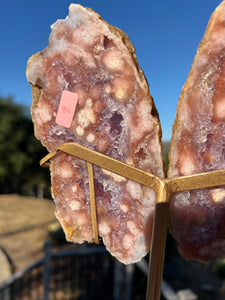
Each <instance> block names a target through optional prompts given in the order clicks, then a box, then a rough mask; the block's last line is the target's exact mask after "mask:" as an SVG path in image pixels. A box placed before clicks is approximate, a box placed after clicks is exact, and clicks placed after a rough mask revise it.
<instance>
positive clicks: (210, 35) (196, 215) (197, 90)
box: [168, 1, 225, 261]
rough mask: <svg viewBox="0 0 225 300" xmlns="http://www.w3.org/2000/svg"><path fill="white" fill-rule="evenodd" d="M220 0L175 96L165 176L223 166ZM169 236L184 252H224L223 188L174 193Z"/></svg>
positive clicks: (210, 255)
mask: <svg viewBox="0 0 225 300" xmlns="http://www.w3.org/2000/svg"><path fill="white" fill-rule="evenodd" d="M224 24H225V1H223V2H222V3H221V4H220V6H219V7H218V8H217V9H216V10H215V12H214V13H213V15H212V17H211V19H210V21H209V24H208V26H207V29H206V32H205V35H204V37H203V39H202V42H201V43H200V45H199V48H198V51H197V55H196V57H195V59H194V62H193V64H192V67H191V70H190V73H189V76H188V79H187V81H186V83H185V85H184V87H183V90H182V92H181V96H180V99H179V102H178V107H177V114H176V118H175V122H174V126H173V137H172V142H171V148H170V157H169V160H170V165H169V172H168V176H169V177H176V176H180V175H190V174H195V173H201V172H209V171H212V170H220V169H224V168H225V25H224ZM170 224H171V231H172V234H173V236H174V237H175V239H176V240H177V242H178V246H179V249H180V252H181V254H182V255H183V256H184V257H185V258H189V259H196V260H200V261H208V260H212V259H215V258H216V257H221V256H224V255H225V238H224V237H225V189H224V188H222V187H220V188H213V189H203V190H196V191H186V192H182V193H177V194H176V195H174V196H173V197H172V199H171V201H170Z"/></svg>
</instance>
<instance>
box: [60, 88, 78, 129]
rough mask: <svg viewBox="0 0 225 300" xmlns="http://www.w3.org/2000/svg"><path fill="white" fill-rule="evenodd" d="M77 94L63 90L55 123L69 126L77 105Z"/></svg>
mask: <svg viewBox="0 0 225 300" xmlns="http://www.w3.org/2000/svg"><path fill="white" fill-rule="evenodd" d="M77 101H78V95H77V94H76V93H72V92H69V91H65V90H64V91H63V92H62V96H61V99H60V103H59V108H58V111H57V115H56V123H57V124H59V125H61V126H64V127H66V128H70V126H71V124H72V121H73V116H74V112H75V109H76V106H77Z"/></svg>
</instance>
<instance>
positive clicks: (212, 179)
mask: <svg viewBox="0 0 225 300" xmlns="http://www.w3.org/2000/svg"><path fill="white" fill-rule="evenodd" d="M58 151H63V152H66V153H68V154H70V155H73V156H75V157H77V158H80V159H82V160H85V161H87V162H88V163H90V164H94V165H97V166H99V167H101V168H103V169H106V170H108V171H110V172H113V173H116V174H118V175H121V176H123V177H126V178H129V179H131V180H133V181H136V182H138V183H140V184H143V185H145V186H148V187H150V188H151V189H153V190H154V191H155V193H156V196H157V199H156V210H155V219H154V227H153V238H152V244H151V252H150V260H149V274H148V284H147V292H146V300H159V299H160V294H161V283H162V274H163V265H164V256H165V245H166V235H167V227H168V218H169V199H170V197H171V195H172V194H173V193H175V192H181V191H186V190H195V189H201V188H209V187H218V186H221V185H225V170H218V171H211V172H207V173H201V174H195V175H189V176H180V177H176V178H160V177H157V176H155V175H153V174H150V173H147V172H145V171H142V170H140V169H137V168H135V167H132V166H130V165H127V164H125V163H123V162H120V161H118V160H116V159H113V158H111V157H108V156H106V155H103V154H101V153H99V152H96V151H93V150H90V149H88V148H86V147H84V146H81V145H79V144H76V143H65V144H62V145H60V146H59V147H57V148H56V150H54V151H53V152H51V153H49V154H48V155H46V156H45V157H44V158H43V159H42V160H41V161H40V164H41V166H46V165H47V166H48V165H49V164H48V163H47V162H48V161H49V160H50V159H51V158H52V157H54V156H55V155H56V154H57V153H58ZM89 168H90V166H89Z"/></svg>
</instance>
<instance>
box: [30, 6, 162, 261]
mask: <svg viewBox="0 0 225 300" xmlns="http://www.w3.org/2000/svg"><path fill="white" fill-rule="evenodd" d="M51 29H52V32H51V35H50V39H49V46H48V47H47V48H46V49H44V50H43V51H41V52H39V53H37V54H35V55H33V56H32V57H31V58H30V60H29V62H28V66H27V78H28V81H29V82H30V83H31V86H32V92H33V104H32V118H33V122H34V127H35V135H36V137H37V138H38V139H39V140H41V142H42V144H43V145H44V146H45V147H46V148H47V149H48V151H52V150H53V149H55V147H56V146H58V145H60V144H62V143H65V142H77V143H79V144H82V145H84V146H85V147H88V148H90V149H94V150H96V151H98V152H101V153H104V154H105V155H108V156H111V157H113V158H115V159H118V160H120V161H123V162H125V163H128V164H130V165H132V166H136V167H138V168H140V169H142V170H145V171H147V172H151V173H153V174H155V175H157V176H160V177H163V176H164V172H163V162H162V155H161V141H160V138H161V129H160V124H159V120H158V115H157V111H156V109H155V106H154V103H153V100H152V98H151V96H150V94H149V89H148V84H147V82H146V79H145V77H144V74H143V72H142V70H141V69H140V68H139V66H138V63H137V59H136V55H135V50H134V47H133V45H132V44H131V42H130V41H129V40H128V37H127V35H126V34H125V33H123V32H122V31H120V30H119V29H117V28H115V27H112V26H111V25H109V24H108V23H106V22H104V21H103V20H102V19H101V18H100V16H99V15H98V14H96V13H95V12H94V11H92V10H90V9H86V8H84V7H82V6H80V5H75V4H72V5H71V6H70V14H69V16H68V17H67V18H66V19H65V20H58V21H57V22H56V23H55V24H53V25H52V27H51ZM64 90H66V91H70V92H72V93H75V94H76V95H78V102H77V106H76V109H75V113H74V117H73V120H72V124H71V126H70V127H69V128H66V127H63V126H60V125H59V124H57V123H56V114H57V111H58V107H59V102H60V98H61V95H62V92H63V91H64ZM50 170H51V180H52V194H53V198H54V201H55V204H56V216H57V218H58V219H59V221H60V223H61V225H62V227H63V229H64V231H65V234H66V238H67V239H68V240H69V241H73V242H75V243H82V242H84V241H89V242H92V241H93V234H92V223H91V213H90V199H89V180H88V172H87V164H86V162H85V161H81V160H79V159H77V158H75V157H73V156H70V155H68V154H65V153H62V152H60V153H59V154H58V155H57V156H55V157H54V158H53V159H52V160H51V167H50ZM94 185H95V198H96V207H97V221H98V231H99V235H100V236H101V237H102V240H103V242H104V244H105V245H106V247H107V249H108V250H109V251H110V252H111V253H112V255H114V256H116V257H117V259H119V260H120V261H122V262H124V263H126V264H127V263H133V262H136V261H138V260H140V259H141V258H142V257H143V256H144V255H145V254H146V253H148V251H149V247H150V241H151V231H152V223H153V217H154V209H155V194H154V192H153V191H152V190H151V189H149V188H148V187H145V186H141V185H140V184H138V183H136V182H133V181H131V180H128V179H126V178H124V177H121V176H118V175H116V174H113V173H110V172H108V171H106V170H103V169H101V168H100V167H97V166H94Z"/></svg>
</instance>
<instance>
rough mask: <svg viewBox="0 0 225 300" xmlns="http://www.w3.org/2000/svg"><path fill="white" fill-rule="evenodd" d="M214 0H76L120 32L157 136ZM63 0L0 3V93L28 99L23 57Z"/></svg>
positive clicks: (169, 117)
mask: <svg viewBox="0 0 225 300" xmlns="http://www.w3.org/2000/svg"><path fill="white" fill-rule="evenodd" d="M220 2H221V1H220V0H189V1H184V0H170V1H168V0H155V1H152V0H142V1H133V0H113V1H106V0H83V1H82V0H80V1H79V2H74V3H79V4H82V5H84V6H88V7H91V8H92V9H94V10H95V11H96V12H98V13H99V14H100V15H101V16H102V18H103V19H104V20H106V21H108V22H109V23H110V24H112V25H114V26H116V27H119V28H120V29H122V30H123V31H124V32H126V33H127V34H128V36H129V38H130V40H131V41H132V43H133V44H134V46H135V48H136V52H137V58H138V61H139V64H140V66H141V67H142V69H143V70H144V73H145V76H146V78H147V80H148V82H149V86H150V92H151V95H152V96H153V98H154V101H155V104H156V107H157V109H158V111H159V114H160V121H161V124H162V130H163V140H168V139H170V137H171V134H172V124H173V120H174V117H175V113H176V106H177V101H178V98H179V95H180V91H181V88H182V86H183V84H184V82H185V81H186V78H187V75H188V72H189V69H190V66H191V63H192V61H193V58H194V56H195V53H196V50H197V47H198V44H199V43H200V40H201V39H202V37H203V34H204V32H205V28H206V25H207V23H208V20H209V18H210V16H211V14H212V12H213V11H214V9H215V8H216V6H217V5H219V3H220ZM70 3H71V1H67V0H39V1H33V0H11V1H4V2H3V1H2V3H1V5H0V33H1V36H0V72H1V76H0V96H8V95H12V96H13V98H14V100H15V101H17V102H19V103H22V104H25V105H27V106H30V105H31V101H32V98H31V89H30V86H29V83H28V82H27V80H26V76H25V72H26V63H27V60H28V58H29V57H30V56H31V55H32V54H34V53H36V52H38V51H40V50H42V49H44V48H45V47H46V46H47V45H48V37H49V34H50V25H51V24H52V23H54V22H55V21H56V20H57V19H64V18H65V17H66V16H67V14H68V7H69V4H70Z"/></svg>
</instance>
